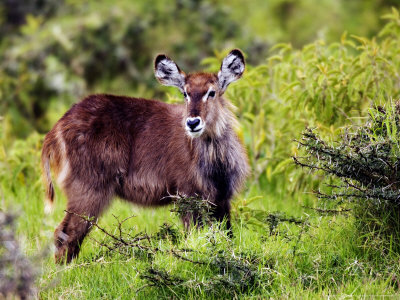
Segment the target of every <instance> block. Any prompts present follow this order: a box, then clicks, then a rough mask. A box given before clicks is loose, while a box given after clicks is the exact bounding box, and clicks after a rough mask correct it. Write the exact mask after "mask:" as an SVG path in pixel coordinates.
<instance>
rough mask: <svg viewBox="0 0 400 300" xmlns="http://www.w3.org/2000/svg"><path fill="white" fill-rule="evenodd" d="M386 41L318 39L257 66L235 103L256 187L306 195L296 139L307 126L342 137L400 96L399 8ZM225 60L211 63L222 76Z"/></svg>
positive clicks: (235, 90) (279, 50) (238, 88)
mask: <svg viewBox="0 0 400 300" xmlns="http://www.w3.org/2000/svg"><path fill="white" fill-rule="evenodd" d="M386 18H388V19H390V20H391V21H389V23H388V24H387V25H386V26H385V27H384V28H383V29H382V31H381V32H380V34H379V38H373V39H371V40H369V39H366V38H361V37H356V36H351V37H348V36H347V35H346V34H344V35H343V36H342V39H341V41H340V42H339V43H332V44H329V45H326V44H325V43H324V42H323V41H316V42H315V43H313V44H310V45H307V46H305V47H304V48H303V49H302V50H295V49H293V48H292V47H291V46H290V45H287V44H280V45H277V46H275V47H274V49H273V50H272V53H271V54H272V56H270V57H269V58H268V60H267V63H266V64H262V65H259V66H257V67H254V68H249V70H248V72H247V74H246V76H245V77H244V78H243V79H242V80H241V81H239V82H238V83H237V84H235V85H234V86H232V87H231V89H230V91H229V92H228V94H229V95H228V97H229V98H230V99H232V100H233V102H234V103H235V104H236V106H237V107H238V110H237V111H238V112H239V117H240V123H241V124H242V131H241V134H242V136H243V137H244V141H245V143H246V146H247V149H248V150H249V158H250V163H251V169H252V175H253V177H252V182H254V183H258V184H259V185H260V186H262V187H264V188H266V189H269V188H272V189H275V188H276V186H279V190H281V191H285V192H292V193H293V192H297V191H304V190H305V189H304V188H305V186H306V185H309V184H311V185H312V186H314V187H316V186H317V185H318V182H319V181H318V180H319V179H318V178H316V179H317V181H315V182H310V177H309V176H307V175H306V174H304V172H298V171H297V170H295V169H294V167H293V165H292V164H291V159H290V156H293V155H295V154H296V153H297V148H296V145H295V144H294V143H293V142H292V141H293V139H294V138H295V137H297V136H299V135H300V134H301V132H302V130H303V129H304V128H305V127H306V126H310V127H317V128H318V129H319V130H320V131H321V133H322V134H323V135H330V136H335V135H337V133H338V132H339V129H340V127H341V126H343V125H345V124H348V123H349V122H355V123H357V122H360V121H359V120H360V118H362V117H364V116H365V114H366V111H367V108H368V107H369V105H370V104H372V103H376V104H383V103H385V102H386V99H389V98H390V97H393V98H394V99H396V98H398V97H399V96H400V90H399V88H398V87H399V84H400V81H399V78H400V77H399V70H400V59H399V58H400V56H399V55H398V50H397V49H399V47H400V25H399V24H400V18H399V13H398V11H397V10H393V13H392V14H390V15H387V16H386ZM219 59H220V57H218V58H212V59H207V60H206V61H205V63H207V64H209V65H210V66H211V67H210V69H213V70H216V68H217V65H218V61H219Z"/></svg>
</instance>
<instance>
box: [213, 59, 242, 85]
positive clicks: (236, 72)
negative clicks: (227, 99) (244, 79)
mask: <svg viewBox="0 0 400 300" xmlns="http://www.w3.org/2000/svg"><path fill="white" fill-rule="evenodd" d="M243 71H244V63H243V61H242V60H241V58H240V57H238V56H236V55H234V54H229V55H228V56H227V57H225V58H224V60H223V61H222V65H221V70H220V71H219V72H218V80H219V87H220V89H221V90H223V91H224V90H225V89H226V87H227V86H228V85H229V84H230V83H231V82H233V81H235V80H237V79H238V78H239V77H240V76H241V75H242V73H243Z"/></svg>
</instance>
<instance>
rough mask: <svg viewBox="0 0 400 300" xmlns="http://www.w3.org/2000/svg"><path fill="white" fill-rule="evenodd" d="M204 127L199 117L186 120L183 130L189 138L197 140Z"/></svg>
mask: <svg viewBox="0 0 400 300" xmlns="http://www.w3.org/2000/svg"><path fill="white" fill-rule="evenodd" d="M205 125H206V124H205V123H204V121H203V120H202V119H201V118H200V117H194V118H187V119H186V123H185V129H186V132H187V133H188V135H189V136H190V137H192V138H197V137H199V136H201V134H202V133H203V131H204V128H205Z"/></svg>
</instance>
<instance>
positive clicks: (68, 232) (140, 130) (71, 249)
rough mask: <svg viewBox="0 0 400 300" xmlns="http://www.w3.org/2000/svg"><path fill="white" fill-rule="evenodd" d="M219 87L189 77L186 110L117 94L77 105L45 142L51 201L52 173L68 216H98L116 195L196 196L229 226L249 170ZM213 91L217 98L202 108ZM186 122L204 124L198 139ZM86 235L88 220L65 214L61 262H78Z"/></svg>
mask: <svg viewBox="0 0 400 300" xmlns="http://www.w3.org/2000/svg"><path fill="white" fill-rule="evenodd" d="M156 67H157V60H156ZM179 72H181V71H180V70H179ZM182 74H183V72H182ZM240 75H241V74H240ZM218 84H219V82H218V76H217V75H216V74H207V73H196V74H190V75H187V76H186V75H185V82H184V86H185V88H186V91H187V94H188V95H190V99H191V100H190V101H188V102H187V104H186V105H172V104H166V103H163V102H159V101H155V100H146V99H141V98H129V97H123V96H112V95H92V96H89V97H87V98H85V99H84V100H83V101H81V102H79V103H77V104H75V105H74V106H73V107H72V108H71V109H70V110H69V111H68V112H67V113H66V114H65V115H64V116H63V117H62V118H61V119H60V120H59V121H58V122H57V124H56V125H55V126H54V127H53V129H52V130H51V131H50V132H49V133H48V134H47V135H46V137H45V140H44V145H43V151H42V167H43V171H44V172H43V173H44V178H45V181H46V185H47V192H46V198H47V200H48V201H49V202H53V198H54V189H53V184H52V181H51V177H50V169H51V170H52V171H53V175H54V176H55V177H56V178H57V182H58V184H59V185H60V186H61V188H62V189H63V191H64V192H65V194H66V196H67V198H68V204H67V210H68V211H70V212H74V213H76V214H79V215H85V216H88V217H93V218H98V217H99V216H100V214H101V213H102V212H103V211H104V209H105V208H106V207H107V206H108V205H109V203H110V201H111V200H112V198H113V197H114V196H119V197H121V198H122V199H125V200H127V201H130V202H133V203H136V204H139V205H144V206H157V205H165V204H168V203H170V201H171V198H169V197H168V196H170V195H176V194H177V193H179V194H184V195H195V194H197V195H199V196H201V197H203V198H205V199H209V200H210V201H212V202H213V203H215V204H216V207H217V209H216V211H215V216H216V218H217V219H219V220H222V219H223V218H227V224H228V227H230V222H229V212H230V200H231V198H232V196H233V194H234V193H235V192H237V191H238V189H239V188H240V186H241V184H242V183H243V181H244V179H245V177H246V174H247V173H248V165H247V157H246V153H245V150H244V148H243V146H242V145H241V143H240V142H239V139H238V138H237V136H236V134H235V133H234V130H233V128H232V126H233V124H234V122H235V121H236V119H235V117H234V115H233V114H232V112H231V104H230V103H229V102H228V101H227V100H225V99H224V98H223V97H222V92H220V91H219V87H218ZM210 86H212V88H215V89H216V90H217V91H218V92H217V95H216V96H215V98H214V99H210V100H207V101H206V102H204V101H202V97H203V95H204V94H205V93H206V92H207V91H208V89H209V87H210ZM188 116H201V118H203V119H204V120H205V123H206V124H207V125H206V128H205V131H204V133H203V134H202V135H201V136H200V137H198V138H193V137H191V136H189V135H188V133H187V132H186V130H185V120H186V118H187V117H188ZM189 221H196V220H190V219H189V218H184V223H185V226H188V222H189ZM89 229H90V228H89V223H88V222H85V221H83V220H82V219H81V218H79V217H78V216H76V215H74V214H66V215H65V217H64V220H63V221H62V222H61V224H60V225H59V226H58V227H57V229H56V231H55V234H54V236H55V244H56V254H55V257H56V261H57V262H62V261H64V259H66V261H67V262H70V261H71V259H72V258H73V257H76V256H77V255H78V253H79V248H80V244H81V243H82V241H83V239H84V238H85V236H86V234H87V233H88V231H89Z"/></svg>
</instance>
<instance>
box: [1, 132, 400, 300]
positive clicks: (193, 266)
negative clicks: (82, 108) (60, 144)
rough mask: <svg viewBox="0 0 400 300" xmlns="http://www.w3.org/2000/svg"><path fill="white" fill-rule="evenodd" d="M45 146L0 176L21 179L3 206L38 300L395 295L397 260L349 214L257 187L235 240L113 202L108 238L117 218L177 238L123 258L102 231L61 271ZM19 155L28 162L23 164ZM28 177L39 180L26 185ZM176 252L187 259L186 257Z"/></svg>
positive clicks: (35, 142)
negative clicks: (48, 206)
mask: <svg viewBox="0 0 400 300" xmlns="http://www.w3.org/2000/svg"><path fill="white" fill-rule="evenodd" d="M41 138H42V137H41V136H39V135H34V136H32V137H31V138H30V139H29V140H28V141H24V142H21V145H20V146H24V147H27V146H29V147H30V150H29V151H28V154H27V152H26V151H24V152H19V151H21V150H22V148H20V149H18V148H19V147H18V143H17V146H15V147H14V149H13V151H9V152H8V155H11V156H12V157H13V158H14V161H13V163H10V160H9V163H10V164H11V166H13V165H14V166H16V167H15V168H11V169H9V170H8V173H7V174H4V173H3V174H2V175H3V176H2V178H8V180H9V179H11V178H14V181H13V182H9V181H8V180H7V179H3V180H2V182H1V186H2V193H3V194H2V207H5V208H12V209H11V210H12V211H13V212H15V214H17V215H18V220H17V235H18V239H19V241H21V243H22V248H23V252H24V253H26V254H27V255H28V256H29V257H31V259H32V264H33V265H34V267H35V269H36V271H37V276H38V277H37V280H36V286H37V292H38V297H39V298H42V299H55V298H58V299H99V298H103V299H111V298H113V299H132V298H137V299H160V298H168V299H170V298H176V299H179V298H189V299H199V298H205V299H217V298H246V297H249V298H250V297H261V298H266V297H274V298H298V297H301V298H310V299H313V298H326V297H328V296H329V297H334V298H335V297H337V298H344V297H346V296H349V297H356V296H357V297H358V296H360V297H361V298H370V296H371V297H372V296H378V295H379V296H381V295H398V289H399V288H400V282H399V280H400V279H399V278H398V274H399V271H400V270H399V258H400V257H399V256H398V254H395V253H391V252H390V251H389V252H388V251H384V249H381V248H380V247H379V243H377V245H376V246H374V245H373V243H369V242H367V241H365V240H364V239H362V237H360V236H359V235H358V232H357V230H356V229H355V227H354V226H353V219H352V217H351V216H346V214H341V215H335V216H332V215H330V216H321V214H319V213H316V212H315V211H314V210H310V209H308V208H305V207H304V206H314V205H315V203H314V200H313V199H312V197H311V196H310V195H309V194H306V193H299V194H296V195H294V196H279V195H277V194H265V193H263V192H262V189H258V188H253V189H252V192H248V191H249V189H248V188H247V189H245V191H244V192H243V193H242V194H240V195H238V196H237V197H236V199H235V201H234V210H233V226H234V237H233V238H232V239H230V238H228V236H227V235H226V233H225V232H223V231H221V230H220V228H219V227H218V226H217V225H216V224H214V225H212V226H211V227H208V226H207V227H205V228H203V229H193V230H192V231H190V232H188V233H185V232H184V231H183V227H182V225H181V224H180V220H179V218H178V217H177V216H176V215H175V214H173V213H171V212H170V209H171V207H164V208H159V209H141V208H138V207H135V206H132V205H130V204H127V203H123V202H122V201H119V200H116V201H114V203H113V205H112V207H111V208H110V209H109V210H108V211H107V212H106V213H105V215H104V216H103V217H102V218H101V219H100V221H99V225H100V226H101V227H102V228H105V229H106V230H107V231H108V232H109V233H111V234H114V235H116V236H118V226H117V225H118V222H117V219H116V217H117V218H118V219H119V220H123V219H124V218H126V217H129V216H135V217H133V218H131V219H129V220H127V221H126V222H124V223H123V229H124V231H125V232H127V233H130V234H131V235H134V234H139V233H143V232H146V233H148V234H149V235H153V236H154V234H155V233H157V232H159V230H160V228H161V227H162V226H163V224H164V223H167V224H169V225H171V226H172V228H173V229H175V230H176V239H174V238H173V235H166V236H164V237H161V238H151V240H150V242H149V243H147V244H146V246H148V247H149V249H150V250H146V249H142V250H140V249H139V248H135V249H134V250H132V249H131V250H132V251H130V252H129V251H127V252H124V253H119V252H117V251H108V250H107V249H106V248H105V247H102V246H101V245H99V244H98V243H97V242H96V241H98V242H101V243H106V244H107V245H111V244H112V243H111V241H110V238H107V236H106V235H105V234H104V233H102V232H101V231H100V230H99V229H97V228H95V229H94V230H92V232H91V234H90V236H89V237H88V238H87V239H86V240H85V242H84V244H83V251H82V252H81V255H80V256H79V258H78V259H77V260H75V261H73V262H72V263H71V264H70V265H64V266H59V265H56V264H55V263H54V260H53V257H52V253H51V252H52V251H53V247H52V246H51V245H52V243H53V240H52V234H53V230H54V229H55V227H56V226H57V225H58V223H59V222H60V221H61V219H62V217H63V215H64V212H63V210H64V209H65V198H64V197H63V195H62V194H61V193H60V191H59V190H57V193H56V202H55V211H54V212H53V213H52V214H50V215H44V213H43V190H42V187H41V180H40V176H39V175H40V173H39V172H38V171H37V170H38V168H37V166H38V163H39V150H40V149H39V148H40V140H41ZM22 153H24V154H25V156H24V157H23V158H24V162H25V163H22V162H21V161H19V159H21V156H20V155H21V154H22ZM3 172H4V170H3ZM13 176H14V177H13ZM28 176H32V177H31V178H34V179H35V180H33V181H31V182H28V181H27V180H26V179H27V178H28ZM277 212H279V213H277ZM254 216H261V217H259V218H255V217H254ZM263 219H264V220H265V222H262V220H263ZM260 220H261V221H260ZM95 240H96V241H95ZM367 243H369V244H367ZM121 249H122V248H121ZM154 249H157V250H156V251H154ZM182 249H186V250H185V251H181V250H182ZM125 250H127V249H125ZM125 250H124V251H125ZM175 251H181V252H179V256H176V255H175V254H174V253H175ZM182 257H183V258H182ZM194 262H202V263H194ZM221 266H222V267H221ZM146 276H147V277H146ZM171 280H172V281H171Z"/></svg>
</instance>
